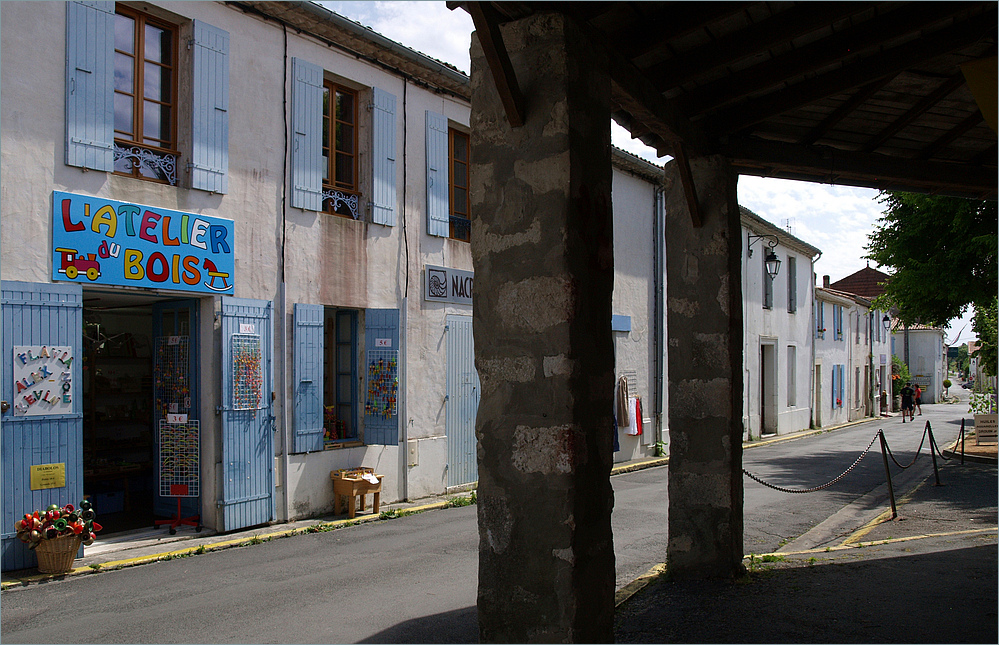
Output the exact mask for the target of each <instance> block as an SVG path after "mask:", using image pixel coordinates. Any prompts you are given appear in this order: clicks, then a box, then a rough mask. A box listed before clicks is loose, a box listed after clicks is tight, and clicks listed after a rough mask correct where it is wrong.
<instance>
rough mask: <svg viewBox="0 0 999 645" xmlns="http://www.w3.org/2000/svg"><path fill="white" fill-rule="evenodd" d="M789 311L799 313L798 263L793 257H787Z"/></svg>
mask: <svg viewBox="0 0 999 645" xmlns="http://www.w3.org/2000/svg"><path fill="white" fill-rule="evenodd" d="M787 310H788V311H789V312H790V313H792V314H793V313H795V312H797V311H798V261H797V259H796V258H795V257H794V256H793V255H788V256H787Z"/></svg>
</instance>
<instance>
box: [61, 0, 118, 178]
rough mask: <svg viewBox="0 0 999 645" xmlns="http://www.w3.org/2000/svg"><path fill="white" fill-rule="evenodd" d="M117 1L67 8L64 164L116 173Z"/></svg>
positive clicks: (77, 4)
mask: <svg viewBox="0 0 999 645" xmlns="http://www.w3.org/2000/svg"><path fill="white" fill-rule="evenodd" d="M114 19H115V18H114V2H69V3H67V4H66V165H68V166H79V167H81V168H90V169H92V170H102V171H104V172H110V171H112V170H113V169H114V84H113V83H114Z"/></svg>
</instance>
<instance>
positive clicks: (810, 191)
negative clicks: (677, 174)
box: [318, 1, 975, 342]
mask: <svg viewBox="0 0 999 645" xmlns="http://www.w3.org/2000/svg"><path fill="white" fill-rule="evenodd" d="M318 4H320V5H322V6H324V7H326V8H327V9H330V10H332V11H335V12H336V13H338V14H340V15H341V16H345V17H347V18H350V19H351V20H354V21H356V22H359V23H361V24H362V25H364V26H366V27H370V28H371V29H373V30H374V31H377V32H378V33H380V34H382V35H383V36H386V37H388V38H391V39H392V40H395V41H397V42H399V43H401V44H403V45H405V46H407V47H409V48H411V49H415V50H417V51H419V52H422V53H424V54H426V55H428V56H431V57H433V58H436V59H437V60H441V61H444V62H447V63H450V64H452V65H454V66H455V67H457V68H458V69H460V70H461V71H463V72H465V73H466V74H467V73H468V72H469V69H470V66H469V57H468V48H469V43H470V41H471V34H472V31H473V30H474V27H473V26H472V19H471V18H470V17H469V15H468V14H467V13H466V12H465V11H462V10H460V9H457V10H455V11H450V10H449V9H448V8H447V6H446V5H445V3H444V2H440V1H435V2H403V1H390V2H319V3H318ZM611 139H612V141H613V143H614V145H616V146H618V147H619V148H623V149H624V150H627V151H628V152H631V153H632V154H635V155H638V156H640V157H643V158H645V159H648V160H649V161H651V162H653V163H655V164H658V165H662V164H663V163H665V162H666V161H667V159H668V158H661V159H660V158H657V157H656V153H655V151H654V150H652V149H651V148H648V147H646V146H645V145H644V144H642V143H641V142H640V141H637V140H633V139H631V136H630V135H629V134H628V132H627V131H626V130H625V129H624V128H622V127H620V126H618V125H617V124H616V123H612V124H611ZM738 192H739V203H740V204H742V205H743V206H745V207H746V208H748V209H750V210H752V211H753V212H755V213H756V214H757V215H759V216H760V217H762V218H764V219H766V220H767V221H769V222H772V223H773V224H775V225H777V226H780V227H781V228H785V229H789V230H790V231H791V233H792V234H793V235H795V236H796V237H798V238H799V239H801V240H803V241H805V242H807V243H809V244H811V245H812V246H815V247H817V248H819V249H821V250H822V256H821V258H820V259H819V260H818V262H816V264H815V271H816V273H817V274H818V280H819V283H820V284H821V280H822V276H823V275H828V276H830V277H831V279H832V281H833V282H835V281H836V280H839V279H840V278H844V277H846V276H848V275H850V274H851V273H853V272H855V271H859V270H860V269H863V268H864V267H865V266H867V260H864V259H863V255H864V253H865V251H864V246H865V245H866V244H867V236H868V234H869V233H870V232H871V231H873V230H874V227H875V226H876V224H877V220H878V218H879V217H881V211H882V208H881V206H880V205H879V204H878V202H877V196H878V191H876V190H872V189H867V188H850V187H846V186H832V185H827V184H814V183H808V182H799V181H788V180H783V179H767V178H762V177H749V176H742V177H740V178H739V188H738ZM875 268H878V267H876V266H875ZM962 327H964V328H965V329H964V331H963V332H962V333H961V335H960V337H958V332H959V331H961V329H962ZM974 338H975V334H974V333H973V332H972V331H971V312H970V311H969V312H968V313H967V314H966V315H965V317H964V318H962V319H957V320H954V321H952V324H951V327H950V329H949V330H948V332H947V334H946V339H945V340H947V341H948V342H954V341H960V342H966V341H967V340H970V339H974Z"/></svg>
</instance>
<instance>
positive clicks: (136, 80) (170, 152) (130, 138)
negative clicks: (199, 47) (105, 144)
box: [114, 5, 180, 184]
mask: <svg viewBox="0 0 999 645" xmlns="http://www.w3.org/2000/svg"><path fill="white" fill-rule="evenodd" d="M115 14H116V15H122V16H125V17H128V18H131V19H132V20H133V21H134V28H135V30H134V32H133V43H132V44H133V47H134V53H131V54H130V53H128V52H125V51H122V50H120V49H118V48H117V47H115V50H114V52H115V57H116V58H117V56H118V55H119V54H120V55H123V56H127V57H129V58H131V59H132V60H133V64H132V74H133V76H132V92H131V93H129V92H124V91H121V90H119V89H118V87H117V86H116V87H115V88H114V93H115V94H116V95H119V94H121V95H125V96H130V97H131V99H132V132H131V133H128V132H123V131H121V130H118V128H117V123H116V124H115V130H114V137H115V142H116V143H117V144H118V145H120V146H121V147H124V148H139V149H141V150H148V151H150V152H152V153H153V154H155V155H158V156H167V157H172V158H173V159H174V160H176V159H177V158H179V157H180V152H179V151H178V150H177V136H178V133H177V110H178V108H179V106H178V101H177V91H178V79H177V77H178V55H179V52H178V43H179V42H180V39H179V31H180V30H179V27H178V26H177V25H175V24H171V23H169V22H166V21H164V20H160V19H158V18H155V17H153V16H151V15H149V14H146V13H142V12H141V11H136V10H134V9H131V8H129V7H126V6H122V5H116V6H115ZM147 24H149V25H152V26H154V27H156V28H158V29H162V30H163V31H165V32H167V33H168V34H170V60H169V61H167V62H163V63H161V62H158V61H154V60H147V59H146V57H145V47H146V34H145V31H146V29H145V27H146V25H147ZM116 27H117V18H116ZM147 62H148V63H149V64H152V65H158V66H160V67H163V68H164V69H167V70H169V71H170V83H169V91H170V95H169V100H168V101H160V100H157V99H146V98H145V66H146V63H147ZM146 100H152V101H154V102H156V103H159V104H160V105H165V106H167V107H169V109H170V119H169V127H170V132H169V135H168V137H167V138H165V139H161V138H156V140H157V141H158V142H159V144H151V143H147V142H146V139H147V138H149V137H146V136H145V133H144V132H143V130H142V129H143V125H144V114H143V108H144V106H145V102H146ZM114 174H116V175H124V176H126V177H135V178H137V179H142V180H145V181H152V182H157V183H164V184H169V183H170V182H169V181H167V180H165V179H160V178H157V177H150V176H148V175H145V174H143V173H142V166H140V165H139V164H132V166H131V169H130V170H129V171H125V170H120V169H118V167H117V165H116V167H115V171H114Z"/></svg>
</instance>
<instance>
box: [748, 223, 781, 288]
mask: <svg viewBox="0 0 999 645" xmlns="http://www.w3.org/2000/svg"><path fill="white" fill-rule="evenodd" d="M762 239H765V240H766V241H767V246H769V247H770V250H769V251H767V258H766V260H765V264H766V265H767V275H769V276H770V279H771V280H773V279H774V278H776V277H777V273H778V272H779V271H780V258H779V257H777V254H776V253H774V247H775V246H777V242H779V240H778V239H777V236H776V235H771V234H769V233H764V234H763V235H750V236H749V246H747V247H746V248H747V250H748V251H749V253H748V255H749V257H753V244H756V243H757V242H758V241H760V240H762Z"/></svg>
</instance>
